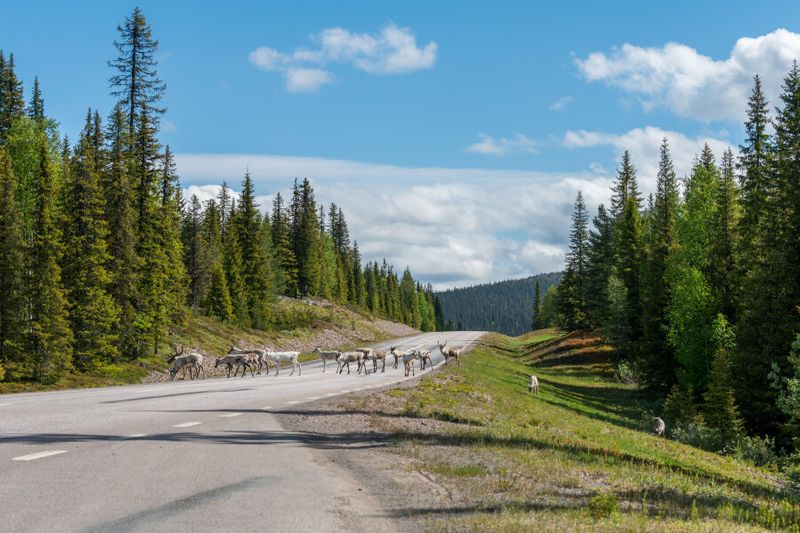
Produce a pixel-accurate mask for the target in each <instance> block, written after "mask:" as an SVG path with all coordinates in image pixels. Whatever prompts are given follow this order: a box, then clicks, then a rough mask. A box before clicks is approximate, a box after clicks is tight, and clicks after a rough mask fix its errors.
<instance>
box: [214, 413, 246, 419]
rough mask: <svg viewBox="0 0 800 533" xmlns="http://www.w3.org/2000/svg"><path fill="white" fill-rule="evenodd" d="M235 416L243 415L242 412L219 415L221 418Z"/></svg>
mask: <svg viewBox="0 0 800 533" xmlns="http://www.w3.org/2000/svg"><path fill="white" fill-rule="evenodd" d="M235 416H242V413H228V414H227V415H219V417H220V418H233V417H235Z"/></svg>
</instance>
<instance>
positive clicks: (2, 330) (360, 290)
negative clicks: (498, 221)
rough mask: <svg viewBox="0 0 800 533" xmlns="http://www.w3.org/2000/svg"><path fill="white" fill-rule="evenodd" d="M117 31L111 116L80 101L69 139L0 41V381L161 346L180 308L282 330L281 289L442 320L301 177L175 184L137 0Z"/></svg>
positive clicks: (427, 296)
mask: <svg viewBox="0 0 800 533" xmlns="http://www.w3.org/2000/svg"><path fill="white" fill-rule="evenodd" d="M117 29H118V40H117V41H116V42H115V43H114V47H115V48H116V54H115V57H114V58H113V59H112V60H111V61H110V62H109V67H110V70H111V76H110V80H109V82H110V87H111V94H112V95H113V96H114V98H115V100H116V103H115V105H114V107H113V108H112V109H110V110H107V111H109V112H108V114H107V115H106V116H107V118H106V119H105V120H104V119H103V118H102V117H103V114H101V113H100V112H99V111H98V110H94V109H89V110H88V111H87V113H86V123H85V126H84V128H83V130H82V131H81V132H80V134H79V135H78V137H77V139H75V140H73V141H72V142H70V140H69V139H67V138H66V136H62V132H61V131H59V124H58V122H57V121H56V120H55V119H53V118H52V117H50V116H48V114H47V112H46V109H45V97H44V93H43V91H42V88H41V86H40V84H39V80H38V78H37V79H35V80H34V81H33V85H32V90H31V92H30V94H31V96H30V100H29V101H28V102H27V103H26V100H25V96H24V91H23V85H22V82H21V81H20V80H19V78H18V77H17V74H16V65H15V59H14V54H13V53H11V52H6V53H4V52H3V51H0V381H3V380H4V379H5V380H6V381H14V382H21V381H32V382H37V383H55V382H57V381H58V380H59V379H60V378H62V377H63V376H64V375H66V374H85V375H88V374H91V375H104V374H105V375H110V374H113V373H114V372H116V371H118V370H119V368H117V367H118V365H120V364H126V363H133V362H138V361H141V360H143V359H145V358H147V357H151V356H153V355H154V354H157V353H158V350H159V347H160V346H163V345H165V344H167V343H168V342H170V341H171V339H172V337H171V332H172V331H174V330H175V328H176V327H179V326H181V325H182V324H184V323H185V322H186V320H187V319H188V317H189V315H190V313H196V314H202V315H206V316H209V317H213V318H215V319H217V320H219V321H222V322H226V323H229V324H233V325H236V326H239V327H247V328H253V329H256V330H269V329H275V328H284V327H287V323H286V320H284V318H282V317H281V316H276V314H275V309H274V306H273V305H272V304H273V303H274V302H275V300H276V298H277V297H278V296H280V295H284V296H289V297H294V298H305V297H313V298H326V299H329V300H332V301H334V302H337V303H341V304H347V305H349V306H352V307H356V308H359V309H362V310H368V311H371V312H374V313H377V314H379V315H381V316H385V317H388V318H391V319H394V320H398V321H402V322H405V323H407V324H409V325H411V326H413V327H416V328H420V329H422V330H426V331H429V330H432V329H434V328H435V327H436V324H437V323H441V319H439V320H437V317H436V306H435V301H434V298H433V290H432V288H431V287H430V285H428V286H426V287H423V286H422V285H421V284H420V283H418V282H417V281H415V280H414V278H413V277H412V276H411V272H410V271H409V270H408V269H407V268H406V269H405V270H404V271H403V272H402V273H399V272H397V271H395V269H394V268H393V267H392V266H391V265H389V264H387V263H386V261H385V260H384V261H383V262H382V263H378V262H370V263H367V264H366V265H364V264H363V263H362V261H361V255H360V253H359V250H358V244H357V243H356V242H355V240H351V238H350V234H349V231H348V228H347V223H346V221H345V217H344V213H342V211H341V210H340V209H339V208H338V207H337V206H336V205H334V204H331V205H330V207H329V208H328V210H327V212H326V210H325V209H324V207H323V206H322V205H321V204H319V203H318V202H317V200H316V197H315V194H314V189H313V188H312V186H311V182H310V181H309V180H308V179H303V180H295V181H294V186H293V187H292V189H291V194H290V195H288V197H287V198H286V199H284V198H283V197H282V196H281V195H280V193H278V194H275V197H274V203H273V205H272V206H271V207H272V209H271V212H269V213H268V212H266V210H265V209H262V208H261V206H259V205H258V204H257V203H256V201H255V190H254V184H253V179H252V178H251V176H250V175H249V174H245V175H244V178H243V180H242V186H241V192H240V194H238V195H235V194H234V193H233V192H232V191H231V189H229V188H228V186H227V185H226V184H223V187H222V189H221V190H220V192H219V195H218V196H217V197H216V198H214V199H211V200H207V201H205V202H201V201H200V199H199V198H198V197H197V196H192V197H190V198H185V197H184V196H183V189H182V187H181V185H180V179H179V177H178V173H177V169H176V165H175V160H174V156H173V154H172V152H171V151H170V149H169V147H168V146H166V147H165V146H162V144H161V143H160V141H159V139H158V134H159V129H160V119H161V116H162V114H163V113H164V112H165V109H164V107H162V105H161V101H162V99H163V96H164V92H165V90H166V86H165V84H164V83H163V82H162V81H161V79H160V78H159V77H158V60H157V58H158V41H157V40H156V39H155V38H154V37H153V36H152V35H151V30H150V26H149V24H148V23H147V21H146V20H145V17H144V15H143V14H142V12H141V10H139V9H138V8H136V9H135V10H134V11H133V13H132V14H131V15H130V16H129V17H127V18H125V20H124V21H123V23H122V24H121V25H120V26H119V27H118V28H117ZM109 51H111V47H109ZM54 85H55V83H54ZM243 170H244V169H243ZM288 178H289V176H287V183H288V181H289V180H288ZM265 207H266V206H265Z"/></svg>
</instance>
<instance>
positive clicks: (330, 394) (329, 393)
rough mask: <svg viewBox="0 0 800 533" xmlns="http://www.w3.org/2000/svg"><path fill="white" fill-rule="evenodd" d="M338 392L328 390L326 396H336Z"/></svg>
mask: <svg viewBox="0 0 800 533" xmlns="http://www.w3.org/2000/svg"><path fill="white" fill-rule="evenodd" d="M337 394H339V393H338V392H326V393H325V396H336V395H337Z"/></svg>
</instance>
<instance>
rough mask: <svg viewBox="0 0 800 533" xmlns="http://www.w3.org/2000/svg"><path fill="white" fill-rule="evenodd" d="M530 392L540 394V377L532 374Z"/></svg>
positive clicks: (529, 384) (529, 385)
mask: <svg viewBox="0 0 800 533" xmlns="http://www.w3.org/2000/svg"><path fill="white" fill-rule="evenodd" d="M528 392H532V393H534V394H539V378H537V377H536V376H534V375H533V374H531V381H530V383H528Z"/></svg>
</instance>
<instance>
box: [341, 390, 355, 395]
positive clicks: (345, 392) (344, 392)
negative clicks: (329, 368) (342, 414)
mask: <svg viewBox="0 0 800 533" xmlns="http://www.w3.org/2000/svg"><path fill="white" fill-rule="evenodd" d="M348 392H352V391H349V390H343V391H339V394H347V393H348Z"/></svg>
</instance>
